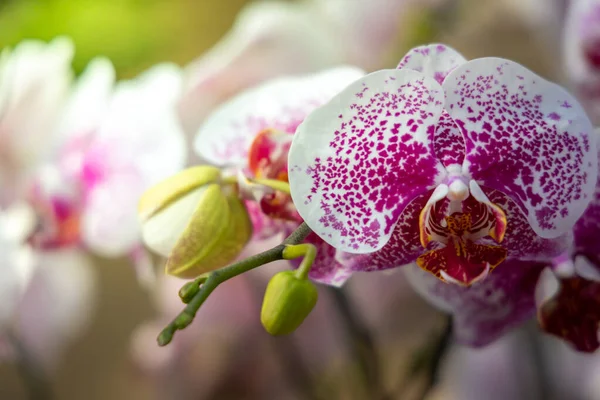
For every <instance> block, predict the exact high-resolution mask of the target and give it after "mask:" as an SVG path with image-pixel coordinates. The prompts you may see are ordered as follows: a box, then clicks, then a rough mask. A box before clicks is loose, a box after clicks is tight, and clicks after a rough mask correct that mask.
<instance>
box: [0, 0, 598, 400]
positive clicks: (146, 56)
mask: <svg viewBox="0 0 600 400" xmlns="http://www.w3.org/2000/svg"><path fill="white" fill-rule="evenodd" d="M348 1H352V0H348ZM390 1H393V0H390ZM548 2H550V0H548ZM245 3H247V1H246V0H169V1H166V0H77V1H74V0H0V48H2V47H5V46H10V45H14V44H16V43H18V42H19V41H20V40H23V39H27V38H39V39H43V40H50V39H52V38H54V37H56V36H57V35H69V36H71V37H72V38H73V40H74V42H75V45H76V53H75V59H74V69H75V71H76V72H78V73H79V72H81V71H82V70H83V68H84V66H85V65H86V63H87V62H88V61H89V60H90V59H92V58H93V57H95V56H97V55H104V56H107V57H109V58H110V59H111V60H112V61H113V62H114V65H115V67H116V70H117V74H118V77H119V78H129V77H133V76H135V75H136V74H137V73H139V72H140V71H143V70H145V69H146V68H148V67H150V66H151V65H153V64H155V63H157V62H161V61H173V62H175V63H177V64H179V65H181V66H184V65H186V64H188V63H190V62H192V61H193V60H195V59H197V58H198V57H200V56H201V55H202V54H203V53H204V52H205V51H206V50H208V49H209V48H210V47H211V46H213V45H214V44H215V43H216V42H217V41H218V40H219V39H220V38H221V37H222V36H223V35H224V34H225V33H226V32H227V31H228V29H230V27H231V26H232V24H233V21H234V19H235V16H236V14H237V13H238V12H239V11H240V9H241V8H242V7H243V6H244V4H245ZM456 3H457V4H454V5H453V7H448V8H442V9H439V10H436V11H435V12H431V11H426V10H421V9H419V8H418V7H415V8H414V9H411V10H405V11H403V12H405V15H404V16H403V17H402V18H401V21H402V23H401V24H399V25H398V30H397V32H396V35H397V38H396V45H395V46H393V50H391V51H390V52H389V55H387V56H386V58H387V59H386V60H381V61H380V62H379V63H380V66H381V67H384V66H388V67H392V66H394V65H395V64H396V62H397V60H398V59H399V58H400V57H401V56H402V55H403V54H404V53H405V51H406V50H407V49H409V48H410V47H412V46H413V45H416V44H421V43H424V42H432V41H439V42H444V43H447V44H449V45H451V46H453V47H455V48H456V49H458V50H459V51H461V52H462V53H463V54H465V56H467V58H474V57H481V56H498V57H506V58H509V59H512V60H515V61H517V62H519V63H521V64H523V65H525V66H527V67H528V68H530V69H532V70H533V71H535V72H536V73H538V74H540V75H542V76H545V77H547V78H550V79H553V80H558V81H561V80H563V76H564V75H563V71H562V65H561V63H560V62H557V61H556V60H559V59H560V57H561V48H560V44H559V43H560V40H559V36H558V34H559V32H558V30H559V28H558V24H554V25H553V24H552V23H551V22H549V21H552V20H553V19H552V18H553V16H552V15H545V14H544V13H545V12H546V11H547V9H546V7H543V6H540V5H539V4H541V3H543V1H539V2H535V1H518V0H486V1H481V0H463V1H458V2H456ZM536 4H537V5H536ZM527 7H532V8H531V9H528V8H527ZM240 73H242V72H240ZM93 261H94V268H95V272H96V274H97V279H98V290H97V294H96V296H97V305H96V308H95V311H94V313H93V317H92V322H91V324H90V326H89V328H88V329H87V330H86V332H85V334H84V335H83V336H81V337H80V338H78V339H76V340H75V341H74V342H72V343H71V344H70V345H69V347H68V349H67V351H66V352H65V354H64V356H63V358H62V360H61V362H60V363H59V364H58V367H57V368H56V370H55V371H54V372H53V373H52V375H51V381H52V387H53V389H54V391H55V394H56V398H57V399H65V400H79V399H87V400H96V399H97V400H105V399H153V398H179V397H176V395H175V393H176V392H177V390H176V389H175V388H173V391H171V393H172V394H173V397H169V396H168V395H165V394H164V393H163V396H164V397H157V388H156V384H155V383H156V382H155V381H154V379H155V377H154V376H152V375H151V374H147V373H145V372H144V371H143V368H140V367H139V365H137V364H136V363H135V362H134V361H133V360H132V334H133V333H134V331H135V330H136V328H137V327H139V326H140V324H141V323H143V322H144V321H147V320H150V319H152V318H154V317H155V316H156V315H157V310H156V309H155V306H154V304H155V303H154V302H153V301H152V295H151V294H150V293H148V291H146V290H144V289H143V288H141V287H140V285H139V283H138V281H137V279H136V276H135V273H134V271H133V270H132V268H131V267H130V266H129V265H128V263H127V262H126V261H125V260H121V261H114V260H106V259H100V258H94V260H93ZM361 278H362V277H357V278H355V279H361ZM365 279H369V278H365ZM384 280H388V279H387V278H384ZM388 281H389V280H388ZM401 281H402V279H400V278H395V280H394V279H392V280H391V283H388V287H387V288H386V289H387V290H388V292H389V295H385V296H384V297H383V298H376V299H375V300H373V301H375V302H377V301H381V304H386V308H385V312H382V313H381V315H378V318H379V319H380V320H384V321H385V323H382V322H381V321H376V322H375V323H374V325H375V326H379V327H386V328H385V329H387V331H386V332H385V333H384V334H382V335H381V336H377V338H378V339H377V340H381V343H383V344H382V346H387V347H386V351H385V357H383V358H384V362H383V365H384V366H385V368H383V369H384V370H385V371H386V372H385V373H383V375H384V378H383V379H384V380H385V381H387V382H389V385H388V386H392V385H393V384H394V382H395V381H399V380H400V379H399V376H400V375H401V373H402V372H401V371H402V365H403V364H405V363H406V362H407V360H408V359H409V358H410V351H409V350H410V349H411V348H414V346H415V344H418V343H419V342H420V341H422V340H423V338H426V337H427V336H428V335H429V332H431V331H435V329H436V327H437V328H439V327H440V326H441V318H440V316H439V314H437V313H436V312H435V311H434V310H433V309H432V308H430V307H429V306H428V305H427V304H425V303H424V302H423V301H422V300H420V299H419V297H417V296H416V295H415V294H413V293H412V292H411V290H410V289H409V288H408V286H406V285H404V284H403V283H402V282H401ZM351 284H352V283H351ZM261 285H262V286H264V283H260V284H258V286H259V289H260V287H262V286H261ZM377 290H378V289H373V291H377ZM259 291H260V290H259ZM373 291H371V292H369V291H366V294H365V296H366V297H365V298H371V297H373V295H372V293H373ZM386 293H387V292H386ZM173 296H176V294H175V292H173ZM399 299H401V300H402V302H400V300H399ZM244 301H248V302H251V301H252V300H249V299H246V300H244ZM365 301H368V300H365ZM359 302H360V301H359ZM236 306H237V305H236ZM249 309H250V310H251V309H252V308H251V307H250V308H249ZM248 312H252V311H248ZM255 317H256V318H258V315H256V316H255ZM367 317H368V316H367ZM371 317H373V316H372V315H371ZM311 318H312V317H311ZM373 318H374V317H373ZM315 321H316V320H315ZM321 321H322V322H323V321H324V322H323V323H325V324H328V321H329V322H330V323H331V325H332V326H333V325H335V322H331V321H330V320H329V319H328V318H325V319H322V320H321ZM196 323H202V322H201V321H196ZM315 323H316V322H314V323H313V325H314V324H315ZM309 325H310V322H309ZM317 329H319V328H317ZM322 329H327V327H322ZM382 329H384V328H382ZM385 329H384V330H385ZM390 332H392V333H390ZM258 335H264V340H270V339H268V338H267V337H266V333H259V334H258ZM378 343H379V342H378ZM206 345H208V346H210V344H209V343H206ZM144 351H149V352H150V351H155V352H157V354H158V353H159V352H161V351H163V350H162V349H158V348H156V349H150V350H144ZM276 351H279V350H276ZM304 351H308V352H311V351H314V352H317V351H319V350H318V349H317V348H316V347H315V346H313V345H309V346H307V347H306V348H305V349H304ZM198 352H199V353H198V357H202V356H203V354H204V353H203V349H199V350H198ZM492 357H495V356H492ZM266 362H268V361H266V358H262V357H261V358H257V359H255V360H252V361H251V362H250V363H249V364H247V365H246V367H245V368H246V371H247V372H248V373H249V374H251V369H252V366H253V364H256V365H258V364H261V363H266ZM190 368H194V365H191V366H190ZM276 369H277V368H276ZM194 373H197V374H205V372H204V371H202V370H201V369H198V370H197V371H195V372H194V371H192V375H193V374H194ZM515 373H516V371H515ZM198 379H201V378H200V377H198ZM250 379H253V378H252V376H250ZM269 379H271V378H268V380H269ZM272 379H273V380H276V379H279V378H278V376H277V375H274V376H273V377H272ZM532 379H533V378H532ZM174 381H175V382H177V380H176V379H174ZM500 381H501V380H500ZM344 382H347V381H344ZM174 385H177V384H174ZM524 390H528V389H524ZM534 392H535V390H534ZM534 392H531V393H534ZM448 393H449V392H448ZM448 393H447V392H445V389H444V386H442V388H440V389H439V390H438V391H436V394H435V396H436V398H440V399H441V398H457V399H460V397H452V396H451V395H450V394H448ZM535 393H536V394H534V395H533V396H535V395H540V393H537V392H535ZM598 393H599V394H598V397H595V398H598V399H600V392H598ZM25 396H26V395H25V392H24V391H23V386H22V381H21V380H20V378H19V375H18V371H17V369H16V367H15V366H14V365H11V364H10V363H5V364H0V398H1V399H24V398H26V397H25ZM227 396H231V397H227ZM227 396H226V395H223V396H221V397H218V396H217V397H213V398H232V399H235V398H245V396H244V394H243V393H238V394H235V395H234V394H229V395H227ZM181 398H187V397H181ZM198 398H202V397H198ZM291 398H293V397H291ZM297 398H305V397H303V396H302V395H299V396H298V397H297ZM343 398H352V396H350V395H348V397H343ZM365 398H368V397H365ZM527 398H535V397H527ZM557 398H558V397H557ZM586 398H587V397H586ZM460 400H462V399H460Z"/></svg>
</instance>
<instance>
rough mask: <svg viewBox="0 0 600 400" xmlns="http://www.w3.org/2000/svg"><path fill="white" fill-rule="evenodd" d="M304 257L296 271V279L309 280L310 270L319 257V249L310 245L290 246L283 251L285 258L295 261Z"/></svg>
mask: <svg viewBox="0 0 600 400" xmlns="http://www.w3.org/2000/svg"><path fill="white" fill-rule="evenodd" d="M299 257H304V258H303V259H302V261H301V262H300V266H299V267H298V269H296V278H298V279H301V280H304V279H306V278H308V273H309V272H310V268H311V267H312V265H313V262H314V261H315V257H317V248H316V247H315V246H314V245H312V244H308V243H302V244H288V245H287V246H285V249H283V258H285V259H286V260H293V259H295V258H299Z"/></svg>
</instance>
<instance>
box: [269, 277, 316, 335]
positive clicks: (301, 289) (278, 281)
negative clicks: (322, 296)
mask: <svg viewBox="0 0 600 400" xmlns="http://www.w3.org/2000/svg"><path fill="white" fill-rule="evenodd" d="M317 299H318V292H317V288H316V287H315V285H314V284H313V283H312V282H311V281H309V280H308V279H300V278H298V277H297V276H296V273H295V271H283V272H279V273H278V274H276V275H275V276H273V278H271V280H270V281H269V284H268V285H267V290H266V292H265V298H264V300H263V304H262V309H261V315H260V320H261V322H262V324H263V326H264V327H265V329H266V330H267V332H269V333H270V334H271V335H274V336H277V335H287V334H290V333H292V332H294V331H295V330H296V329H297V328H298V327H299V326H300V325H301V324H302V322H303V321H304V319H305V318H306V317H307V316H308V314H310V312H311V311H312V309H313V308H314V307H315V304H317Z"/></svg>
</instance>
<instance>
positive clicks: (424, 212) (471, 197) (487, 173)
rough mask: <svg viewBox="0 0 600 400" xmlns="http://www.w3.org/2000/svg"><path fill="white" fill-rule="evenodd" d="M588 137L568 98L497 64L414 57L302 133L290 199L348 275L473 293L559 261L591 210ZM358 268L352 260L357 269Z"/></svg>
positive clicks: (294, 154) (347, 93)
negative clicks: (400, 277)
mask: <svg viewBox="0 0 600 400" xmlns="http://www.w3.org/2000/svg"><path fill="white" fill-rule="evenodd" d="M596 176H597V155H596V138H595V136H594V134H593V130H592V126H591V123H590V121H589V119H588V118H587V116H586V114H585V112H584V111H583V109H582V108H581V106H580V105H579V103H578V102H577V100H575V99H574V98H573V97H572V96H571V95H569V94H568V93H567V92H566V91H564V90H563V89H562V88H560V87H559V86H557V85H555V84H553V83H550V82H548V81H546V80H544V79H542V78H540V77H538V76H537V75H535V74H534V73H532V72H531V71H529V70H527V69H526V68H524V67H522V66H520V65H518V64H516V63H514V62H511V61H508V60H504V59H499V58H481V59H475V60H471V61H467V60H465V59H464V58H463V57H462V56H461V55H460V54H458V53H457V52H456V51H455V50H453V49H451V48H448V47H446V46H443V45H431V46H424V47H419V48H416V49H413V50H412V51H410V52H409V53H408V54H407V55H406V56H405V57H404V59H403V60H402V61H401V62H400V64H399V66H398V69H395V70H382V71H377V72H374V73H372V74H369V75H366V76H365V77H363V78H361V79H359V80H357V81H356V82H354V83H352V84H351V85H350V86H348V87H347V88H346V89H344V90H343V91H342V92H341V93H340V94H338V95H337V96H336V97H334V98H333V99H332V100H331V101H330V102H329V103H327V104H326V105H324V106H322V107H320V108H318V109H316V110H315V111H314V112H313V113H312V114H310V115H309V116H308V117H307V118H306V119H305V120H304V122H303V123H302V124H301V125H300V126H299V127H298V129H297V131H296V134H295V135H294V139H293V142H292V146H291V149H290V154H289V180H290V188H291V195H292V198H293V200H294V203H295V205H296V207H297V209H298V212H299V213H300V215H301V216H302V218H303V219H304V220H305V222H306V223H307V224H308V225H309V226H310V227H311V228H312V229H313V230H314V232H315V233H316V234H318V235H319V236H320V237H321V238H322V239H323V240H324V241H326V242H327V243H329V244H330V245H332V246H333V247H335V248H336V249H338V250H342V251H344V252H348V253H355V254H363V255H364V256H363V259H362V261H361V262H355V263H354V266H353V268H354V269H356V270H374V269H383V268H388V267H396V266H401V265H404V264H409V263H411V262H416V263H417V264H418V265H419V266H420V267H421V268H423V269H425V270H427V271H429V272H431V273H432V274H434V275H436V276H437V277H438V278H440V279H442V280H444V281H446V282H454V283H459V284H461V285H467V286H468V285H471V284H473V283H474V282H477V281H480V280H482V279H484V278H485V277H486V276H487V275H488V274H489V273H490V271H491V270H493V269H494V268H495V267H496V266H498V265H500V264H501V263H502V261H503V260H505V259H515V258H518V259H529V260H537V259H540V260H544V259H546V260H547V259H549V257H551V256H553V255H557V254H558V252H559V251H560V248H561V242H562V241H564V240H565V237H564V236H565V235H566V234H568V233H569V232H570V231H571V229H572V227H573V225H574V224H575V222H576V221H577V219H578V218H579V217H580V216H581V215H582V213H583V211H584V210H585V208H586V206H587V205H588V204H589V203H590V201H591V200H592V198H593V193H594V187H595V183H596ZM359 260H360V258H359Z"/></svg>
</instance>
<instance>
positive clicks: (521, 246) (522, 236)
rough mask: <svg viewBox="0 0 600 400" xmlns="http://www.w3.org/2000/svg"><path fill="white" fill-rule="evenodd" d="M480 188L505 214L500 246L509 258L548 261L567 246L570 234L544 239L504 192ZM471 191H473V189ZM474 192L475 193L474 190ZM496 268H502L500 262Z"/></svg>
mask: <svg viewBox="0 0 600 400" xmlns="http://www.w3.org/2000/svg"><path fill="white" fill-rule="evenodd" d="M480 190H482V192H481V193H482V194H483V195H484V196H486V197H487V198H488V201H489V202H490V203H491V204H493V205H494V206H495V207H498V208H499V209H501V210H502V211H503V212H504V214H505V215H506V219H507V220H508V223H507V224H506V231H505V232H504V240H502V246H503V247H504V248H506V250H508V258H509V259H510V258H518V259H520V260H530V261H549V260H550V259H551V258H552V257H555V256H557V255H559V254H560V253H561V252H563V251H565V250H566V248H567V247H568V246H569V244H570V235H562V236H559V237H557V238H554V239H544V238H542V237H540V236H538V235H537V234H536V233H535V232H534V230H533V229H532V227H531V226H530V225H529V222H527V218H526V217H525V215H523V213H521V210H520V209H519V206H518V205H517V204H516V203H515V202H514V201H512V200H511V199H510V198H509V197H508V196H507V195H506V194H504V193H502V192H500V191H498V190H490V189H487V188H485V192H484V191H483V188H480ZM471 193H473V190H472V191H471ZM475 193H476V194H477V192H476V191H475ZM482 199H483V198H482ZM480 201H481V200H480ZM494 229H495V228H494ZM490 242H491V241H490ZM498 268H503V267H502V264H500V266H499V267H498Z"/></svg>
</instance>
